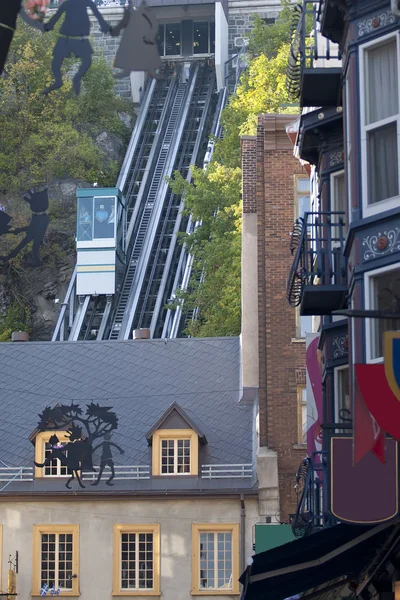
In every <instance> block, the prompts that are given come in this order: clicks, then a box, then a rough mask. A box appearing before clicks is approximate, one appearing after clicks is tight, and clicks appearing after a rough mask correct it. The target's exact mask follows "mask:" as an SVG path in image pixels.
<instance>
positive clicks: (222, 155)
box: [170, 0, 296, 337]
mask: <svg viewBox="0 0 400 600" xmlns="http://www.w3.org/2000/svg"><path fill="white" fill-rule="evenodd" d="M292 17H293V14H292V8H291V7H290V1H289V0H282V12H281V13H280V17H279V18H278V20H277V22H276V23H275V24H273V25H266V24H265V23H264V22H263V21H262V20H261V19H260V18H256V20H255V27H254V29H253V31H252V33H251V35H250V40H249V65H248V69H247V71H246V72H245V73H244V74H243V75H242V78H241V82H240V85H239V87H238V89H237V91H236V94H234V95H233V96H232V97H231V99H230V101H229V103H228V105H227V107H226V108H225V109H224V111H223V115H222V125H223V131H224V135H223V139H222V140H217V141H216V147H215V154H214V161H213V162H212V163H211V164H210V165H209V166H208V168H207V170H206V171H202V170H200V169H194V171H193V180H192V183H190V184H189V183H187V182H186V181H184V180H183V178H182V177H180V176H179V175H177V174H175V178H174V181H172V182H171V183H170V185H171V187H172V189H173V190H174V192H175V193H184V195H185V206H186V210H187V211H188V212H192V214H193V216H194V218H195V219H198V220H201V221H202V226H201V227H200V228H199V229H197V230H196V231H195V232H194V233H193V234H192V235H190V236H182V240H183V241H184V242H185V243H186V244H187V247H188V249H189V251H190V252H191V254H192V255H193V260H194V263H193V271H192V277H191V281H190V286H189V289H188V290H187V291H185V292H183V293H182V292H179V291H178V292H177V296H176V299H175V301H174V303H175V305H176V304H178V303H180V302H183V303H184V306H185V308H186V309H188V310H189V311H191V310H193V309H194V308H197V309H198V315H199V318H198V320H197V321H193V322H190V323H187V333H188V334H190V335H192V336H199V337H200V336H220V335H238V334H239V333H240V326H241V213H242V206H241V195H240V192H241V168H240V165H241V151H240V137H241V136H242V135H254V134H255V133H256V128H257V117H258V115H259V114H261V113H282V112H288V113H293V112H296V108H294V107H293V105H289V100H288V96H287V92H286V87H285V83H286V67H287V59H288V52H289V41H290V35H291V31H292V21H293V18H292Z"/></svg>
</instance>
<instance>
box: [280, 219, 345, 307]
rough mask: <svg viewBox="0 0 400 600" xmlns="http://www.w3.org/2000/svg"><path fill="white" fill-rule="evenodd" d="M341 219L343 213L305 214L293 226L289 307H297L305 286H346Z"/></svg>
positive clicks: (288, 288) (343, 228)
mask: <svg viewBox="0 0 400 600" xmlns="http://www.w3.org/2000/svg"><path fill="white" fill-rule="evenodd" d="M344 217H345V213H344V212H320V213H313V212H307V213H305V214H304V218H300V219H297V221H296V222H295V224H294V228H293V232H292V238H291V243H290V252H291V254H294V261H293V264H292V267H291V270H290V274H289V279H288V285H287V292H286V296H287V299H288V301H289V304H290V305H291V306H294V307H296V306H299V305H300V303H301V300H302V296H303V290H304V287H305V286H306V285H346V283H347V279H346V269H347V260H346V257H345V256H344V254H343V251H344V242H345V231H346V225H345V222H344Z"/></svg>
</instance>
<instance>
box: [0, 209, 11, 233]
mask: <svg viewBox="0 0 400 600" xmlns="http://www.w3.org/2000/svg"><path fill="white" fill-rule="evenodd" d="M11 219H12V217H10V215H8V214H7V213H6V212H4V210H1V209H0V235H4V234H5V233H10V221H11Z"/></svg>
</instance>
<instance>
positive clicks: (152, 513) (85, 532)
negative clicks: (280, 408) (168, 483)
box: [0, 497, 259, 600]
mask: <svg viewBox="0 0 400 600" xmlns="http://www.w3.org/2000/svg"><path fill="white" fill-rule="evenodd" d="M245 506H246V533H245V535H246V540H245V542H246V552H245V557H244V558H245V560H247V558H248V557H249V556H251V555H252V554H253V550H252V543H253V539H252V535H253V526H254V524H255V523H256V522H257V521H258V520H259V518H258V512H257V500H256V498H250V499H246V500H245ZM240 511H241V503H240V498H239V497H237V498H235V499H216V498H213V499H202V498H195V499H191V500H189V499H179V500H172V499H171V500H169V499H164V498H162V499H160V500H157V499H149V498H147V499H138V498H135V499H132V500H108V501H104V500H93V501H92V500H89V499H87V500H79V499H73V498H72V497H69V498H68V501H65V500H63V499H61V498H60V499H59V500H58V501H48V502H44V501H41V500H34V501H32V502H25V501H20V502H19V501H16V502H15V501H14V502H7V501H6V500H5V499H4V498H2V503H1V504H0V524H2V525H3V548H2V553H1V557H2V564H1V568H2V588H3V589H4V588H5V585H6V582H7V571H8V565H7V561H8V557H9V555H12V556H14V555H15V551H16V550H18V551H19V574H18V590H17V591H18V594H19V597H20V598H23V599H24V600H27V599H28V598H30V597H31V587H32V585H31V583H32V562H33V561H32V542H33V525H35V524H63V523H65V524H79V526H80V535H79V537H80V561H79V562H80V573H79V581H80V598H81V600H112V598H114V599H115V598H118V596H112V576H113V526H114V524H116V523H127V524H140V523H159V524H160V529H161V595H162V597H163V598H164V599H165V600H187V599H188V598H190V593H191V583H192V574H191V571H192V564H191V560H192V523H193V522H197V523H198V522H203V523H239V524H240ZM239 539H240V535H239ZM241 568H242V563H241V567H240V570H241ZM207 597H208V598H209V599H210V600H216V597H214V596H207ZM224 597H225V596H224ZM218 598H221V596H218ZM226 598H229V596H226Z"/></svg>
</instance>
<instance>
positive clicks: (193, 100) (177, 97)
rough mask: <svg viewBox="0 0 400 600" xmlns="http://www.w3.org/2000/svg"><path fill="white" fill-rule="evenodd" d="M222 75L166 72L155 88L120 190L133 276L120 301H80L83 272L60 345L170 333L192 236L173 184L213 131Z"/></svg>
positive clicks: (69, 300)
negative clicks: (185, 234) (181, 263)
mask: <svg viewBox="0 0 400 600" xmlns="http://www.w3.org/2000/svg"><path fill="white" fill-rule="evenodd" d="M214 92H215V71H214V67H213V66H212V65H211V64H208V62H207V61H196V62H192V65H191V69H190V74H189V78H188V79H187V80H185V79H183V78H182V76H181V73H180V67H179V66H178V67H177V68H175V71H172V70H171V69H170V68H169V67H168V66H166V67H165V73H164V78H163V79H161V80H159V81H155V80H152V82H151V83H150V84H149V85H148V86H147V88H146V89H145V92H144V96H143V100H142V103H141V111H140V113H139V116H138V118H137V121H136V124H135V128H134V131H133V133H132V137H131V141H130V144H129V146H128V150H127V153H126V156H125V159H124V162H123V165H122V168H121V172H120V176H119V178H118V181H117V187H119V189H121V191H122V193H123V196H124V198H125V207H126V217H127V228H126V239H125V248H126V269H125V275H124V278H123V281H122V284H120V289H117V293H116V294H115V295H114V296H104V295H102V296H76V293H75V285H76V271H75V272H74V275H73V277H72V280H71V282H70V286H69V289H68V292H67V296H66V298H65V301H64V303H63V304H62V308H61V311H60V317H59V320H58V323H57V326H56V329H55V331H54V334H53V338H52V340H53V341H56V340H63V339H69V340H72V341H74V340H102V339H111V340H117V339H128V338H129V336H130V333H131V331H132V328H136V327H151V330H152V335H153V336H154V337H157V332H158V334H161V331H162V319H163V316H164V317H165V309H164V307H165V304H166V301H167V299H168V297H169V295H170V294H171V293H172V291H173V290H172V288H173V283H174V279H175V272H176V268H177V264H175V263H177V262H178V260H179V253H180V251H181V249H180V247H179V246H178V244H177V243H176V234H177V232H178V231H179V230H185V228H186V222H183V219H182V208H183V202H182V199H181V198H180V197H179V196H175V195H174V194H172V192H171V190H170V189H169V186H168V182H167V180H166V178H167V177H168V176H171V175H172V174H173V172H174V171H175V170H178V171H179V172H180V173H181V174H182V175H183V176H184V177H190V173H189V168H190V165H191V164H194V163H196V162H197V161H198V156H200V154H201V146H202V144H203V142H205V141H206V139H207V134H208V133H209V129H210V128H211V123H210V119H212V113H213V108H214V106H213V105H214V102H213V100H214V98H215V93H214Z"/></svg>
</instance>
